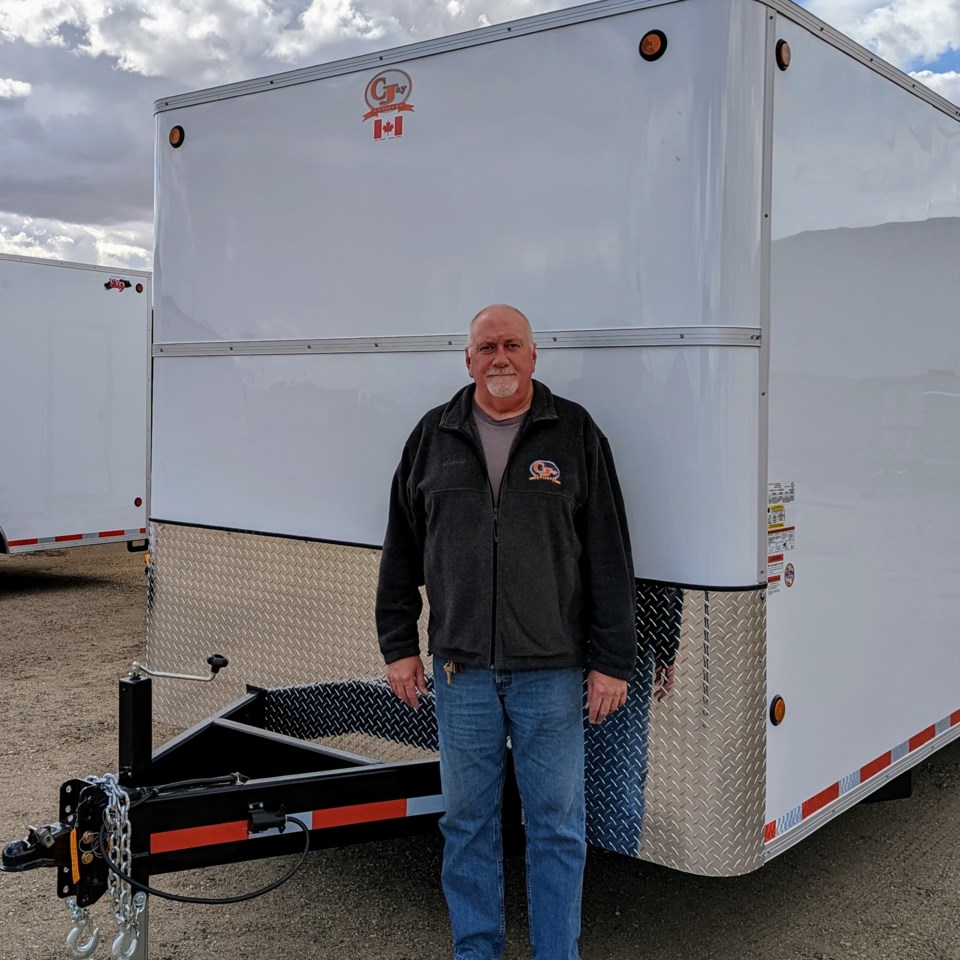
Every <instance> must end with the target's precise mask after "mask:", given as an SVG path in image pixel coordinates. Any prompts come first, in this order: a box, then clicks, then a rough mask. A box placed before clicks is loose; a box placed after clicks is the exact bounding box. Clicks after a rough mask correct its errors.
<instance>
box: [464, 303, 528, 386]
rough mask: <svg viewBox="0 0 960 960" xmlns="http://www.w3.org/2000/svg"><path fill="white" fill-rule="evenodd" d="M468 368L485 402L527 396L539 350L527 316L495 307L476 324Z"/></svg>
mask: <svg viewBox="0 0 960 960" xmlns="http://www.w3.org/2000/svg"><path fill="white" fill-rule="evenodd" d="M466 357H467V371H468V373H469V374H470V377H471V378H472V379H473V380H474V381H475V382H476V384H477V393H478V394H479V400H480V401H481V402H482V401H483V400H484V399H486V398H496V399H498V400H503V399H507V398H509V397H512V396H514V395H515V394H517V393H519V394H520V395H521V396H524V395H526V394H527V393H528V392H529V390H530V389H531V387H530V381H531V378H532V377H533V371H534V370H535V369H536V366H537V351H536V348H535V347H534V345H533V340H532V339H531V337H530V330H529V327H528V326H527V324H526V323H525V322H524V320H523V318H522V317H520V316H518V315H517V314H516V313H514V312H513V311H512V310H507V309H499V308H494V309H491V310H488V311H487V312H486V313H484V314H482V315H481V317H480V319H479V320H477V321H476V323H474V325H473V331H472V334H471V337H470V345H469V346H468V347H467V351H466Z"/></svg>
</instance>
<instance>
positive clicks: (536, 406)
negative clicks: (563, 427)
mask: <svg viewBox="0 0 960 960" xmlns="http://www.w3.org/2000/svg"><path fill="white" fill-rule="evenodd" d="M476 389H477V385H476V384H475V383H468V384H467V385H466V386H465V387H464V388H463V389H462V390H460V391H459V392H458V393H456V394H454V396H453V397H452V398H451V400H450V402H449V403H448V404H447V405H446V406H445V407H444V408H443V413H442V414H441V415H440V429H442V430H469V429H470V425H471V424H472V423H473V395H474V393H475V392H476ZM529 416H530V421H531V422H536V421H537V420H557V419H558V417H557V409H556V407H555V406H554V403H553V394H552V393H551V392H550V389H549V388H548V387H547V386H545V385H544V384H542V383H541V382H540V381H539V380H534V381H533V400H532V401H531V403H530V410H529Z"/></svg>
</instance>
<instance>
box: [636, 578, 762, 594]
mask: <svg viewBox="0 0 960 960" xmlns="http://www.w3.org/2000/svg"><path fill="white" fill-rule="evenodd" d="M636 582H637V583H652V584H654V585H656V586H660V587H680V588H681V589H682V590H702V591H703V592H704V593H746V592H748V591H750V590H766V589H767V585H766V584H765V583H751V584H748V585H747V586H744V587H716V586H713V587H711V586H706V585H704V584H702V583H676V582H675V581H673V580H651V579H650V578H649V577H637V580H636Z"/></svg>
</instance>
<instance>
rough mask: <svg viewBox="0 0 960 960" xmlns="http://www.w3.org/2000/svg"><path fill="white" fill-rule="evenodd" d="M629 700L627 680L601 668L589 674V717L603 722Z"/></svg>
mask: <svg viewBox="0 0 960 960" xmlns="http://www.w3.org/2000/svg"><path fill="white" fill-rule="evenodd" d="M626 702H627V681H626V680H617V679H616V678H615V677H608V676H607V675H606V674H605V673H600V671H599V670H591V671H590V673H588V674H587V719H588V720H589V721H590V722H591V723H603V721H604V720H606V718H607V717H608V716H609V715H610V714H611V713H613V712H614V710H619V709H620V708H621V707H622V706H623V705H624V704H625V703H626Z"/></svg>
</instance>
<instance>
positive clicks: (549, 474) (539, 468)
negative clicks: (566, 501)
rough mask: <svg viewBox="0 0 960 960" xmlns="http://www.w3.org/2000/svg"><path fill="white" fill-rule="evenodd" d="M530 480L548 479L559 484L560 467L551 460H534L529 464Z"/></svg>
mask: <svg viewBox="0 0 960 960" xmlns="http://www.w3.org/2000/svg"><path fill="white" fill-rule="evenodd" d="M530 479H531V480H549V481H550V482H551V483H555V484H556V485H557V486H560V468H559V467H558V466H557V465H556V464H555V463H554V462H553V461H552V460H534V461H533V463H531V464H530Z"/></svg>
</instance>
